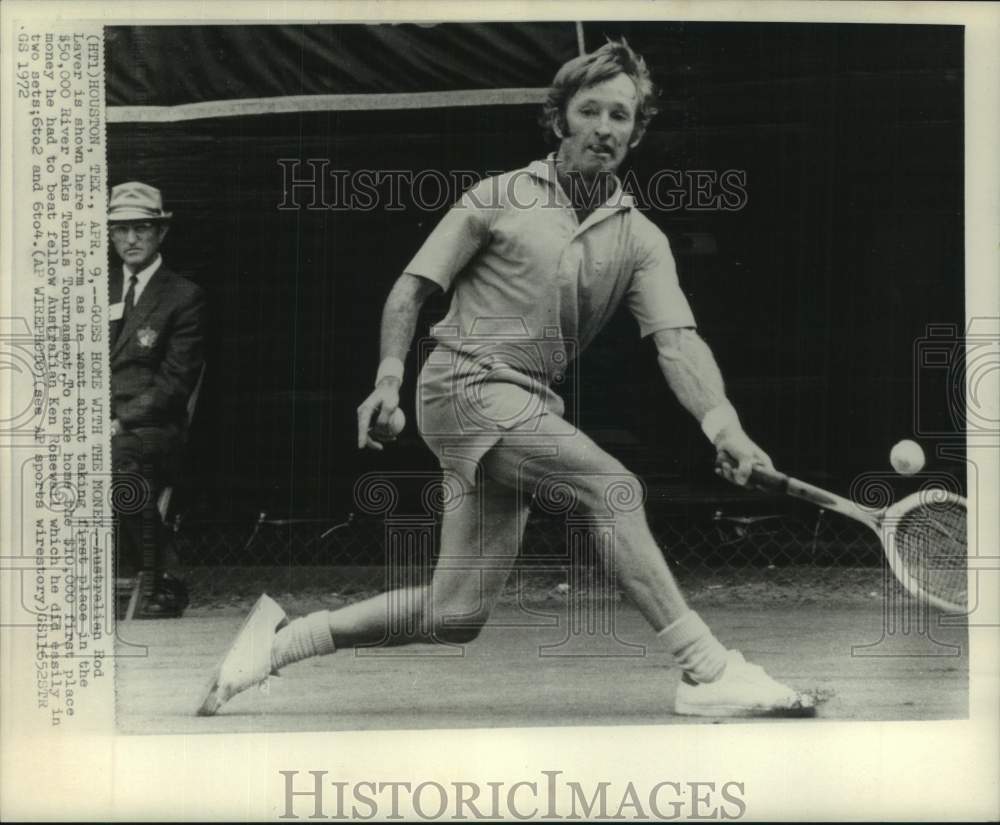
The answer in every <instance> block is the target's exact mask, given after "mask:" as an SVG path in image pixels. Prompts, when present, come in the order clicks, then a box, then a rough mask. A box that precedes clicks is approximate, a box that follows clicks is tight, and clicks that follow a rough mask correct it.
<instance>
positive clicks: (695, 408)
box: [653, 327, 773, 485]
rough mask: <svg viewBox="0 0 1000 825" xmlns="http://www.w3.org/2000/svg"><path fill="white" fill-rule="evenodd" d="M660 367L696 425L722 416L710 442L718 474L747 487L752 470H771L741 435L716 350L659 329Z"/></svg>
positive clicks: (688, 333) (681, 332) (687, 330)
mask: <svg viewBox="0 0 1000 825" xmlns="http://www.w3.org/2000/svg"><path fill="white" fill-rule="evenodd" d="M653 340H654V342H655V343H656V353H657V356H656V357H657V361H658V362H659V364H660V369H661V370H662V372H663V376H664V378H666V380H667V384H668V385H669V386H670V389H671V390H673V392H674V394H675V395H676V396H677V400H678V401H680V402H681V404H682V405H683V407H684V408H685V409H686V410H687V411H688V412H690V413H691V414H692V415H693V416H694V417H695V418H696V419H698V421H700V422H704V421H705V420H706V416H709V415H713V416H716V415H718V413H717V412H716V411H723V412H725V413H727V414H724V415H721V416H720V420H719V424H720V427H719V430H718V433H717V434H715V435H714V437H713V438H712V443H713V444H714V445H715V448H716V450H717V454H716V472H717V473H718V474H719V475H721V476H722V477H723V478H725V479H727V480H728V481H731V482H733V483H734V484H739V485H745V484H746V483H747V481H748V480H749V478H750V471H751V469H752V468H753V467H754V465H758V464H759V465H763V466H765V467H771V466H773V465H772V464H771V459H770V458H769V457H768V455H767V454H766V453H765V452H764V451H763V450H761V448H760V447H758V446H757V445H756V444H755V443H754V442H753V441H751V440H750V437H749V436H748V435H747V434H746V433H745V432H744V431H743V427H742V426H741V425H740V422H739V418H738V417H737V416H736V413H735V411H732V412H730V411H731V410H732V407H731V405H730V404H729V401H728V400H727V398H726V388H725V384H724V382H723V380H722V372H721V371H720V370H719V365H718V364H717V363H716V360H715V356H714V355H712V350H711V349H710V348H709V346H708V344H706V343H705V341H704V339H703V338H702V337H701V336H700V335H699V334H698V331H697V330H695V329H694V328H691V327H681V328H677V329H661V330H659V331H658V332H654V333H653Z"/></svg>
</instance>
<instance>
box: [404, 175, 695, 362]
mask: <svg viewBox="0 0 1000 825" xmlns="http://www.w3.org/2000/svg"><path fill="white" fill-rule="evenodd" d="M406 272H408V273H410V274H413V275H420V276H423V277H424V278H429V279H430V280H432V281H434V282H435V283H437V284H439V285H440V286H441V288H442V289H443V290H448V289H449V288H452V287H454V295H453V297H452V301H451V307H450V309H449V311H448V314H447V316H446V317H445V318H444V320H443V321H441V323H439V324H437V325H436V326H435V328H434V330H433V335H434V336H435V337H436V338H437V339H438V340H439V341H440V342H441V343H442V344H444V345H445V346H447V347H449V348H451V349H457V350H461V351H464V352H466V353H468V354H473V353H476V354H477V355H482V354H483V353H484V352H486V351H487V350H489V349H491V347H490V346H489V344H490V342H491V341H492V342H493V343H494V344H495V345H497V346H499V347H500V348H504V347H503V342H505V341H506V342H511V341H535V342H542V343H543V346H544V350H545V352H546V358H545V363H544V364H535V365H528V366H526V367H525V369H527V370H528V371H529V372H532V373H533V374H534V375H535V376H536V377H538V378H541V379H543V380H551V378H552V374H553V373H552V370H553V369H554V367H553V359H555V361H559V360H560V359H559V358H558V357H555V356H557V354H558V352H559V350H560V349H561V350H562V354H563V356H565V359H569V358H573V357H575V355H577V354H579V353H580V352H582V351H583V350H584V349H585V348H586V347H587V345H588V344H589V343H590V342H591V341H592V340H593V338H594V336H596V335H597V333H598V332H599V331H600V329H601V328H602V327H603V326H604V325H605V324H606V323H607V322H608V320H609V319H610V318H611V316H612V314H613V313H614V312H615V310H616V309H617V308H618V306H619V304H620V303H621V302H622V301H623V300H624V301H625V302H626V304H627V306H628V307H629V309H630V310H631V312H632V314H633V315H634V316H635V318H636V319H637V321H638V322H639V332H640V335H643V336H646V335H649V334H651V333H653V332H655V331H656V330H658V329H666V328H670V327H693V326H695V321H694V316H693V315H692V313H691V308H690V306H689V305H688V302H687V299H686V298H685V296H684V293H683V292H682V291H681V289H680V285H679V283H678V280H677V269H676V267H675V265H674V258H673V255H672V254H671V252H670V244H669V242H668V241H667V238H666V236H665V235H664V234H663V233H662V232H661V231H660V230H659V229H658V228H657V227H656V226H655V225H654V224H653V223H652V222H651V221H650V220H649V219H648V218H646V216H645V215H643V214H642V213H641V212H639V210H638V209H636V208H635V205H634V201H633V199H632V197H631V196H630V195H628V194H626V193H625V192H623V190H622V189H621V186H620V185H619V186H618V187H617V189H616V191H615V193H614V194H613V195H612V196H611V197H610V198H609V199H608V200H607V201H606V202H605V203H604V204H603V205H602V206H600V207H599V208H598V209H596V210H595V211H594V212H593V213H592V214H591V215H590V216H589V217H588V218H587V219H586V220H585V221H584V222H583V223H582V224H581V223H580V222H579V220H578V219H577V216H576V212H575V211H574V210H573V208H572V206H571V205H570V203H569V199H568V197H567V195H566V194H565V192H564V191H563V190H562V187H561V186H560V185H559V184H558V182H557V179H556V171H555V163H554V159H553V156H550V157H549V158H548V159H547V160H544V161H535V162H534V163H532V164H531V165H530V166H528V167H526V168H524V169H518V170H516V171H514V172H509V173H506V174H503V175H499V176H497V177H492V178H487V179H485V180H483V181H481V182H480V183H479V184H477V185H476V186H474V187H473V188H472V189H470V190H469V191H468V192H466V193H465V195H463V196H462V198H461V200H460V201H459V202H458V203H457V204H456V205H455V206H454V207H453V208H452V209H451V210H450V211H449V212H448V213H447V214H446V215H445V216H444V218H443V219H442V220H441V222H440V223H439V224H438V225H437V227H436V228H435V229H434V231H433V232H431V234H430V236H429V237H428V238H427V241H426V242H425V243H424V245H423V246H422V247H421V249H420V251H419V252H418V253H417V255H416V256H415V257H414V258H413V260H412V261H411V262H410V264H409V266H407V267H406ZM550 343H551V345H554V346H550ZM562 363H565V360H563V361H562ZM512 366H513V365H512Z"/></svg>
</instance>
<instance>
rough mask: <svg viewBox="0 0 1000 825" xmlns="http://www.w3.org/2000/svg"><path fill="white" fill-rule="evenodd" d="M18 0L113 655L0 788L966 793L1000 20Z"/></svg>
mask: <svg viewBox="0 0 1000 825" xmlns="http://www.w3.org/2000/svg"><path fill="white" fill-rule="evenodd" d="M12 7H13V8H7V9H4V12H5V23H8V22H10V21H11V20H12V19H14V20H16V19H32V20H33V22H34V23H35V24H37V23H38V12H37V11H36V10H31V11H29V10H28V7H27V6H26V5H24V4H19V3H14V4H12ZM49 8H50V9H58V12H57V13H56V17H57V18H59V17H60V16H61V18H62V19H65V20H73V19H80V20H84V19H85V20H88V21H89V22H90V23H91V24H95V23H100V24H103V26H104V28H103V48H104V53H103V59H104V68H105V77H104V96H105V107H104V113H105V120H106V127H105V133H104V145H105V150H106V181H105V188H106V190H107V193H108V201H107V205H106V207H107V208H106V223H107V224H108V225H109V227H110V232H109V233H107V238H106V239H105V241H104V243H106V252H107V266H106V267H105V268H104V270H105V272H106V273H107V277H106V279H104V280H102V281H101V283H102V284H104V283H106V284H107V300H106V303H103V306H102V312H103V313H104V317H105V318H106V319H107V321H108V322H109V325H108V326H107V332H108V335H109V338H108V348H109V353H110V361H109V364H108V366H107V371H106V378H107V380H108V381H109V382H110V384H109V394H110V402H111V410H110V416H109V419H110V421H111V430H110V432H106V433H103V434H101V435H100V436H99V437H96V436H95V439H94V440H95V442H96V441H97V440H101V441H102V442H103V441H105V440H106V441H107V443H108V448H107V455H108V456H109V457H110V459H111V462H112V464H113V467H109V468H107V469H108V471H109V473H110V474H111V475H110V483H109V487H110V488H111V489H112V492H110V493H109V497H110V499H109V500H110V502H111V506H112V509H113V510H114V513H115V518H114V519H113V521H112V520H110V519H109V520H108V521H107V522H106V523H104V522H102V524H103V528H102V529H103V530H104V531H105V533H106V534H107V536H108V542H107V544H106V545H105V546H106V549H107V553H108V555H107V559H108V564H106V565H105V566H106V567H107V568H108V569H109V570H113V571H114V579H115V581H114V588H113V598H112V601H113V602H114V603H113V604H111V605H109V609H110V611H111V613H112V614H113V616H114V622H113V636H114V639H115V644H114V653H113V657H112V658H113V660H114V661H113V667H112V668H110V669H109V672H110V674H111V677H112V678H111V679H110V680H109V684H108V685H105V686H104V687H106V688H109V689H108V690H107V710H108V713H107V714H106V715H105V717H103V718H102V720H101V722H100V724H97V723H95V724H94V725H93V726H92V727H91V728H90V729H88V730H87V731H86V735H85V736H84V735H83V733H81V732H79V731H78V732H77V733H76V734H72V733H70V732H68V731H67V732H66V733H62V732H58V731H55V730H53V729H51V726H49V727H48V729H45V728H42V727H41V726H38V727H39V736H40V738H39V739H38V740H37V742H39V743H44V746H45V748H46V749H49V750H47V751H46V753H48V754H49V755H50V756H51V755H52V754H54V755H55V756H54V757H53V758H52V759H51V760H50V763H51V764H52V765H58V766H59V770H58V771H57V772H56V773H55V774H54V777H55V779H54V780H53V781H54V784H55V785H56V786H58V789H57V791H56V792H55V793H53V794H50V795H49V796H48V798H46V799H41V798H39V795H38V794H25V793H23V792H22V791H20V790H19V789H18V790H17V791H16V792H15V793H13V794H10V795H8V793H5V794H4V795H5V796H6V797H7V799H5V800H3V806H4V808H5V809H6V810H8V811H13V812H15V813H16V814H19V815H21V816H24V817H28V818H32V817H50V818H56V819H58V818H61V816H65V815H67V814H68V813H69V812H73V814H74V815H75V816H81V815H82V816H83V818H86V819H102V818H106V819H111V820H119V819H121V820H124V819H131V818H146V819H148V818H158V819H165V820H178V821H179V820H194V819H202V818H204V819H207V820H212V819H233V818H242V819H248V820H267V819H301V818H325V819H353V818H359V819H374V818H379V819H381V818H386V817H389V818H394V819H406V820H408V821H433V820H439V819H474V820H476V819H482V820H485V819H490V820H497V819H500V820H503V819H521V820H524V819H548V820H551V819H555V820H558V819H563V818H566V819H582V818H588V819H589V818H596V819H605V818H616V819H637V820H646V821H656V820H663V819H698V818H723V819H740V818H745V819H749V820H760V819H798V820H811V819H830V818H843V819H862V818H867V819H875V820H880V819H896V820H906V819H918V818H919V819H925V818H936V819H940V820H943V821H947V820H959V819H968V818H972V819H990V818H996V816H997V815H998V814H1000V798H998V791H997V789H996V787H995V776H996V775H997V772H998V768H1000V766H998V756H997V753H996V748H995V742H996V736H997V702H998V676H997V667H998V657H997V653H998V632H997V628H998V627H1000V616H998V611H997V591H998V590H1000V588H998V587H997V584H998V582H1000V557H998V556H997V554H996V550H995V548H996V546H997V538H998V535H1000V530H998V525H997V514H998V510H997V508H996V506H995V504H994V503H993V502H995V500H996V491H997V490H998V489H1000V487H998V475H997V464H998V462H997V458H998V450H1000V415H998V410H997V402H996V396H997V394H998V376H1000V328H998V321H1000V317H998V316H1000V310H997V309H996V307H997V306H998V304H997V291H998V288H997V284H998V280H1000V279H998V273H1000V268H998V265H997V264H998V262H997V248H996V229H995V227H996V226H997V216H998V215H997V213H998V209H997V193H998V190H997V180H998V175H997V161H996V157H995V146H996V145H997V139H998V128H997V126H998V121H1000V112H998V107H997V106H996V105H995V101H996V100H997V88H998V85H997V79H996V72H995V69H996V62H995V60H996V58H995V55H996V54H997V53H1000V52H998V51H997V47H998V45H1000V44H998V36H997V32H998V30H1000V26H998V24H1000V6H998V5H997V4H979V5H977V4H962V3H958V4H936V3H905V4H871V3H865V4H860V3H837V4H832V3H815V4H807V3H800V2H789V3H761V4H747V3H729V2H720V3H706V4H703V5H699V6H697V7H694V6H691V5H689V4H675V3H669V2H665V3H662V4H657V5H654V6H650V5H649V4H628V3H616V4H601V3H593V4H568V3H555V2H553V3H539V4H538V5H535V6H531V7H524V6H511V5H506V4H501V3H495V4H494V3H482V4H474V5H473V4H467V5H459V4H440V5H438V4H422V5H421V4H410V3H403V2H401V3H386V4H371V3H356V4H355V3H345V4H343V5H337V6H332V5H331V4H328V3H322V4H320V3H318V4H308V3H300V4H280V6H279V5H278V4H268V3H259V4H254V3H248V4H240V6H239V8H234V7H232V6H231V5H230V4H218V5H214V6H205V5H198V4H186V3H177V2H164V3H154V4H152V5H150V6H149V7H148V8H147V9H145V10H144V11H143V12H138V11H137V10H136V9H135V8H134V7H130V6H128V5H127V4H121V5H117V4H115V3H105V4H100V5H98V4H89V3H77V4H62V3H52V4H51V6H49ZM207 13H210V14H211V19H206V14H207ZM6 38H7V36H6V35H5V45H6V44H7V42H8V41H7V40H6ZM595 52H597V53H598V56H602V59H601V60H600V61H597V60H595V59H594V58H593V57H589V62H588V56H592V55H594V53H595ZM512 55H513V56H514V59H512V57H511V56H512ZM616 61H617V62H616ZM595 65H596V66H597V69H594V68H593V67H594V66H595ZM608 65H611V68H610V69H608ZM598 70H600V71H604V74H601V75H598V78H599V79H598V80H597V81H596V82H594V81H587V80H586V79H585V78H586V77H592V76H593V75H587V74H586V72H587V71H598ZM4 71H5V74H7V72H8V71H9V69H8V66H7V65H5V66H4ZM650 82H651V83H652V84H653V86H652V87H650V86H649V83H650ZM4 88H5V89H6V88H7V81H6V80H5V85H4ZM560 93H561V94H562V96H560ZM983 100H991V101H994V105H992V106H983V105H982V103H981V101H983ZM7 124H9V112H5V127H4V137H7V136H8V131H7V130H8V129H9V128H10V127H9V125H7ZM8 145H10V144H9V141H8ZM9 154H10V153H5V157H4V158H3V163H4V166H5V169H6V170H9V168H10V165H11V164H17V163H18V162H19V161H20V158H17V157H9V156H8V155H9ZM595 170H596V172H595ZM615 175H617V177H615ZM4 177H5V179H6V180H7V181H9V180H10V175H5V176H4ZM567 193H568V194H567ZM11 194H12V193H11V187H10V185H9V184H5V191H4V201H3V206H4V207H5V209H4V212H5V214H10V211H9V208H8V207H9V206H10V205H11V200H10V198H11ZM529 214H530V218H527V219H526V216H528V215H529ZM546 222H548V226H547V227H546V226H545V224H546ZM602 224H603V226H602ZM12 227H13V221H10V222H9V221H6V220H5V221H4V222H3V232H4V233H5V237H6V238H7V239H8V240H9V239H10V233H11V231H12ZM611 227H614V230H613V231H612V230H611ZM168 230H169V231H168ZM602 230H603V231H602ZM588 235H589V237H588ZM8 248H9V244H8ZM158 256H159V257H158ZM531 262H534V263H535V264H536V266H537V267H538V268H539V269H542V270H544V272H545V273H546V274H545V280H542V279H541V276H540V275H539V274H538V272H537V271H536V272H535V273H531V272H528V271H526V270H525V267H526V266H527V265H528V264H529V263H531ZM3 263H4V270H5V271H4V281H5V289H4V311H3V313H2V314H3V315H4V316H8V317H16V316H17V314H18V311H19V308H20V307H23V306H24V304H23V302H21V303H19V300H18V295H17V284H16V283H15V279H14V278H12V277H9V275H8V273H11V274H12V273H13V270H11V269H8V268H7V267H8V263H9V261H8V259H7V258H6V257H5V259H4V262H3ZM131 264H134V266H132V265H131ZM147 267H149V268H147ZM504 267H507V271H506V272H504V269H503V268H504ZM549 273H553V274H549ZM129 274H132V275H138V278H136V279H133V280H131V281H130V280H129V279H128V277H127V276H128V275H129ZM6 282H10V283H11V285H12V289H11V290H10V291H8V289H7V287H6ZM512 284H513V285H514V286H511V285H512ZM505 293H506V294H505ZM143 295H145V298H146V300H145V301H143V300H142V298H143ZM484 296H488V297H489V298H490V299H491V300H486V298H484ZM491 301H492V302H491ZM29 305H30V304H29ZM8 307H9V310H10V311H8ZM32 332H33V334H35V335H44V330H38V329H34V330H33V331H32ZM157 359H160V361H157ZM6 369H7V370H8V371H9V369H10V368H9V367H7V368H6ZM3 380H4V382H5V386H7V382H8V378H7V377H6V376H5V378H4V379H3ZM36 380H37V377H36ZM42 383H43V384H44V381H43V382H42ZM143 384H145V387H146V389H143V388H142V386H141V385H143ZM18 386H20V385H18ZM158 405H159V406H158ZM8 420H9V419H8ZM5 435H6V434H5ZM4 446H8V445H4ZM52 495H54V494H52ZM60 495H61V496H63V498H62V499H60V500H61V502H62V506H63V508H64V509H65V508H66V507H68V506H69V505H67V504H66V503H65V498H66V497H70V498H72V496H71V494H70V493H66V492H64V493H61V494H60ZM966 510H968V519H969V520H970V521H969V525H970V526H969V528H968V529H967V528H966ZM6 515H9V513H8V514H6ZM94 524H95V525H96V524H97V522H96V521H95V522H94ZM22 532H23V531H22ZM17 535H18V533H17V532H16V531H11V532H10V533H9V534H5V535H4V536H3V541H4V551H3V553H2V555H3V556H4V557H5V558H7V557H10V558H12V559H13V558H16V557H18V556H19V555H21V554H22V552H24V553H27V552H28V551H22V550H19V549H18V547H17V543H18V541H19V539H18V538H17ZM8 548H10V549H8ZM991 548H993V549H991ZM31 552H34V551H31ZM112 553H113V555H112ZM933 554H936V555H933ZM12 570H13V571H17V570H20V568H19V567H18V564H17V563H16V562H11V563H9V564H7V565H5V571H4V572H6V573H10V571H12ZM17 577H18V578H19V577H20V574H19V573H18V574H17ZM12 578H14V576H12V575H8V576H5V579H7V581H5V589H4V595H5V596H8V595H10V594H14V593H15V585H14V584H13V583H12V582H11V579H12ZM19 580H20V579H19ZM18 586H20V585H18ZM11 615H12V614H11V613H9V612H7V611H5V613H4V624H5V627H4V632H5V634H10V633H14V632H16V628H13V627H10V626H7V625H10V619H9V617H10V616H11ZM9 658H10V646H9V645H8V655H7V657H6V658H5V659H4V661H3V662H2V665H3V666H4V667H3V669H4V670H7V671H10V670H11V668H10V667H9V666H10V665H15V666H16V664H17V662H15V661H14V660H11V661H8V659H9ZM10 678H11V677H10V676H8V677H6V679H5V682H6V683H7V684H9V682H8V680H10ZM7 684H5V687H7ZM5 702H6V706H5V708H4V710H5V713H4V715H5V716H6V717H7V718H8V720H9V719H10V712H11V710H12V709H14V707H15V706H14V705H12V699H11V698H10V696H7V697H5ZM26 707H27V706H26ZM31 710H33V708H31V707H27V711H26V713H30V711H31ZM19 725H20V727H18V726H17V725H15V726H14V727H13V728H12V727H10V722H9V721H8V728H7V731H8V732H9V733H13V734H14V735H13V736H10V737H5V739H7V740H8V741H7V742H5V744H4V746H3V760H4V761H3V765H4V766H5V773H6V774H7V776H8V777H14V778H17V779H27V777H28V776H29V775H31V774H32V773H37V772H38V771H40V770H42V769H43V766H42V761H41V758H40V756H38V753H37V752H36V753H34V754H33V755H27V754H26V751H25V748H24V747H21V746H19V743H25V742H27V739H26V738H25V734H26V732H29V731H30V730H31V723H29V722H27V721H25V722H21V723H19ZM15 728H16V729H15ZM11 742H13V743H15V745H14V748H13V749H12V747H11V745H10V743H11ZM36 744H37V743H36ZM970 766H971V767H970ZM48 770H53V769H52V768H51V767H50V768H48ZM98 770H99V771H101V772H102V773H101V775H102V778H101V779H100V780H99V781H95V780H94V777H95V776H96V774H95V773H94V772H95V771H98ZM165 779H166V780H167V781H165ZM85 783H86V784H88V785H90V786H91V788H93V789H94V793H93V795H92V797H91V796H88V797H87V798H84V795H83V794H82V792H80V791H79V790H77V789H78V788H80V787H81V786H82V785H83V784H85ZM5 784H6V785H7V787H8V789H10V788H11V787H12V786H11V784H10V783H5ZM18 785H19V783H18V784H16V785H15V786H14V787H18ZM81 811H82V812H83V813H82V814H81Z"/></svg>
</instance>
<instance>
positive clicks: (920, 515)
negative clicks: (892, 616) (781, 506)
mask: <svg viewBox="0 0 1000 825" xmlns="http://www.w3.org/2000/svg"><path fill="white" fill-rule="evenodd" d="M750 483H751V484H753V485H754V486H755V487H757V488H758V489H761V490H765V491H767V492H772V493H781V494H783V495H789V496H792V497H794V498H798V499H802V500H803V501H808V502H810V503H811V504H815V505H817V506H818V507H822V508H824V509H825V510H832V511H833V512H836V513H840V514H841V515H844V516H847V517H848V518H852V519H854V520H855V521H860V522H861V523H862V524H866V525H868V526H869V527H870V528H871V529H872V530H874V531H875V534H876V535H877V536H878V537H879V540H880V541H881V542H882V549H883V551H884V552H885V557H886V559H887V560H888V562H889V567H890V569H891V570H892V572H893V575H894V576H895V577H896V578H897V579H898V580H899V582H900V584H902V585H903V587H905V588H906V589H907V590H908V591H909V592H910V593H911V594H913V595H914V596H916V597H917V598H918V599H923V600H926V601H927V602H929V603H930V604H933V605H935V606H936V607H940V608H941V609H942V610H946V611H949V612H957V613H965V612H966V611H967V609H968V559H967V556H968V540H967V538H966V500H965V499H964V498H963V497H962V496H960V495H957V494H955V493H949V492H947V491H946V490H942V489H930V490H923V491H921V492H918V493H913V494H911V495H908V496H907V497H906V498H904V499H901V500H900V501H897V502H896V503H895V504H893V505H892V506H890V507H884V508H882V509H879V510H871V509H866V508H863V507H860V506H859V505H857V504H855V503H854V502H853V501H850V500H849V499H846V498H843V497H842V496H838V495H835V494H834V493H829V492H827V491H826V490H821V489H820V488H819V487H814V486H813V485H812V484H806V482H804V481H799V480H798V479H797V478H791V477H789V476H786V475H785V474H784V473H779V472H777V471H775V470H768V469H765V468H763V467H755V468H754V469H753V471H752V473H751V474H750Z"/></svg>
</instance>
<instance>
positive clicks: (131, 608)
mask: <svg viewBox="0 0 1000 825" xmlns="http://www.w3.org/2000/svg"><path fill="white" fill-rule="evenodd" d="M144 578H145V571H143V570H140V571H139V573H138V574H136V577H135V581H134V582H133V584H132V593H131V595H130V596H129V599H128V608H127V609H126V610H125V621H126V622H130V621H132V619H133V618H135V612H136V611H137V610H138V609H139V608H140V607H141V604H142V600H143V599H142V597H143V592H142V588H143V579H144Z"/></svg>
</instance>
